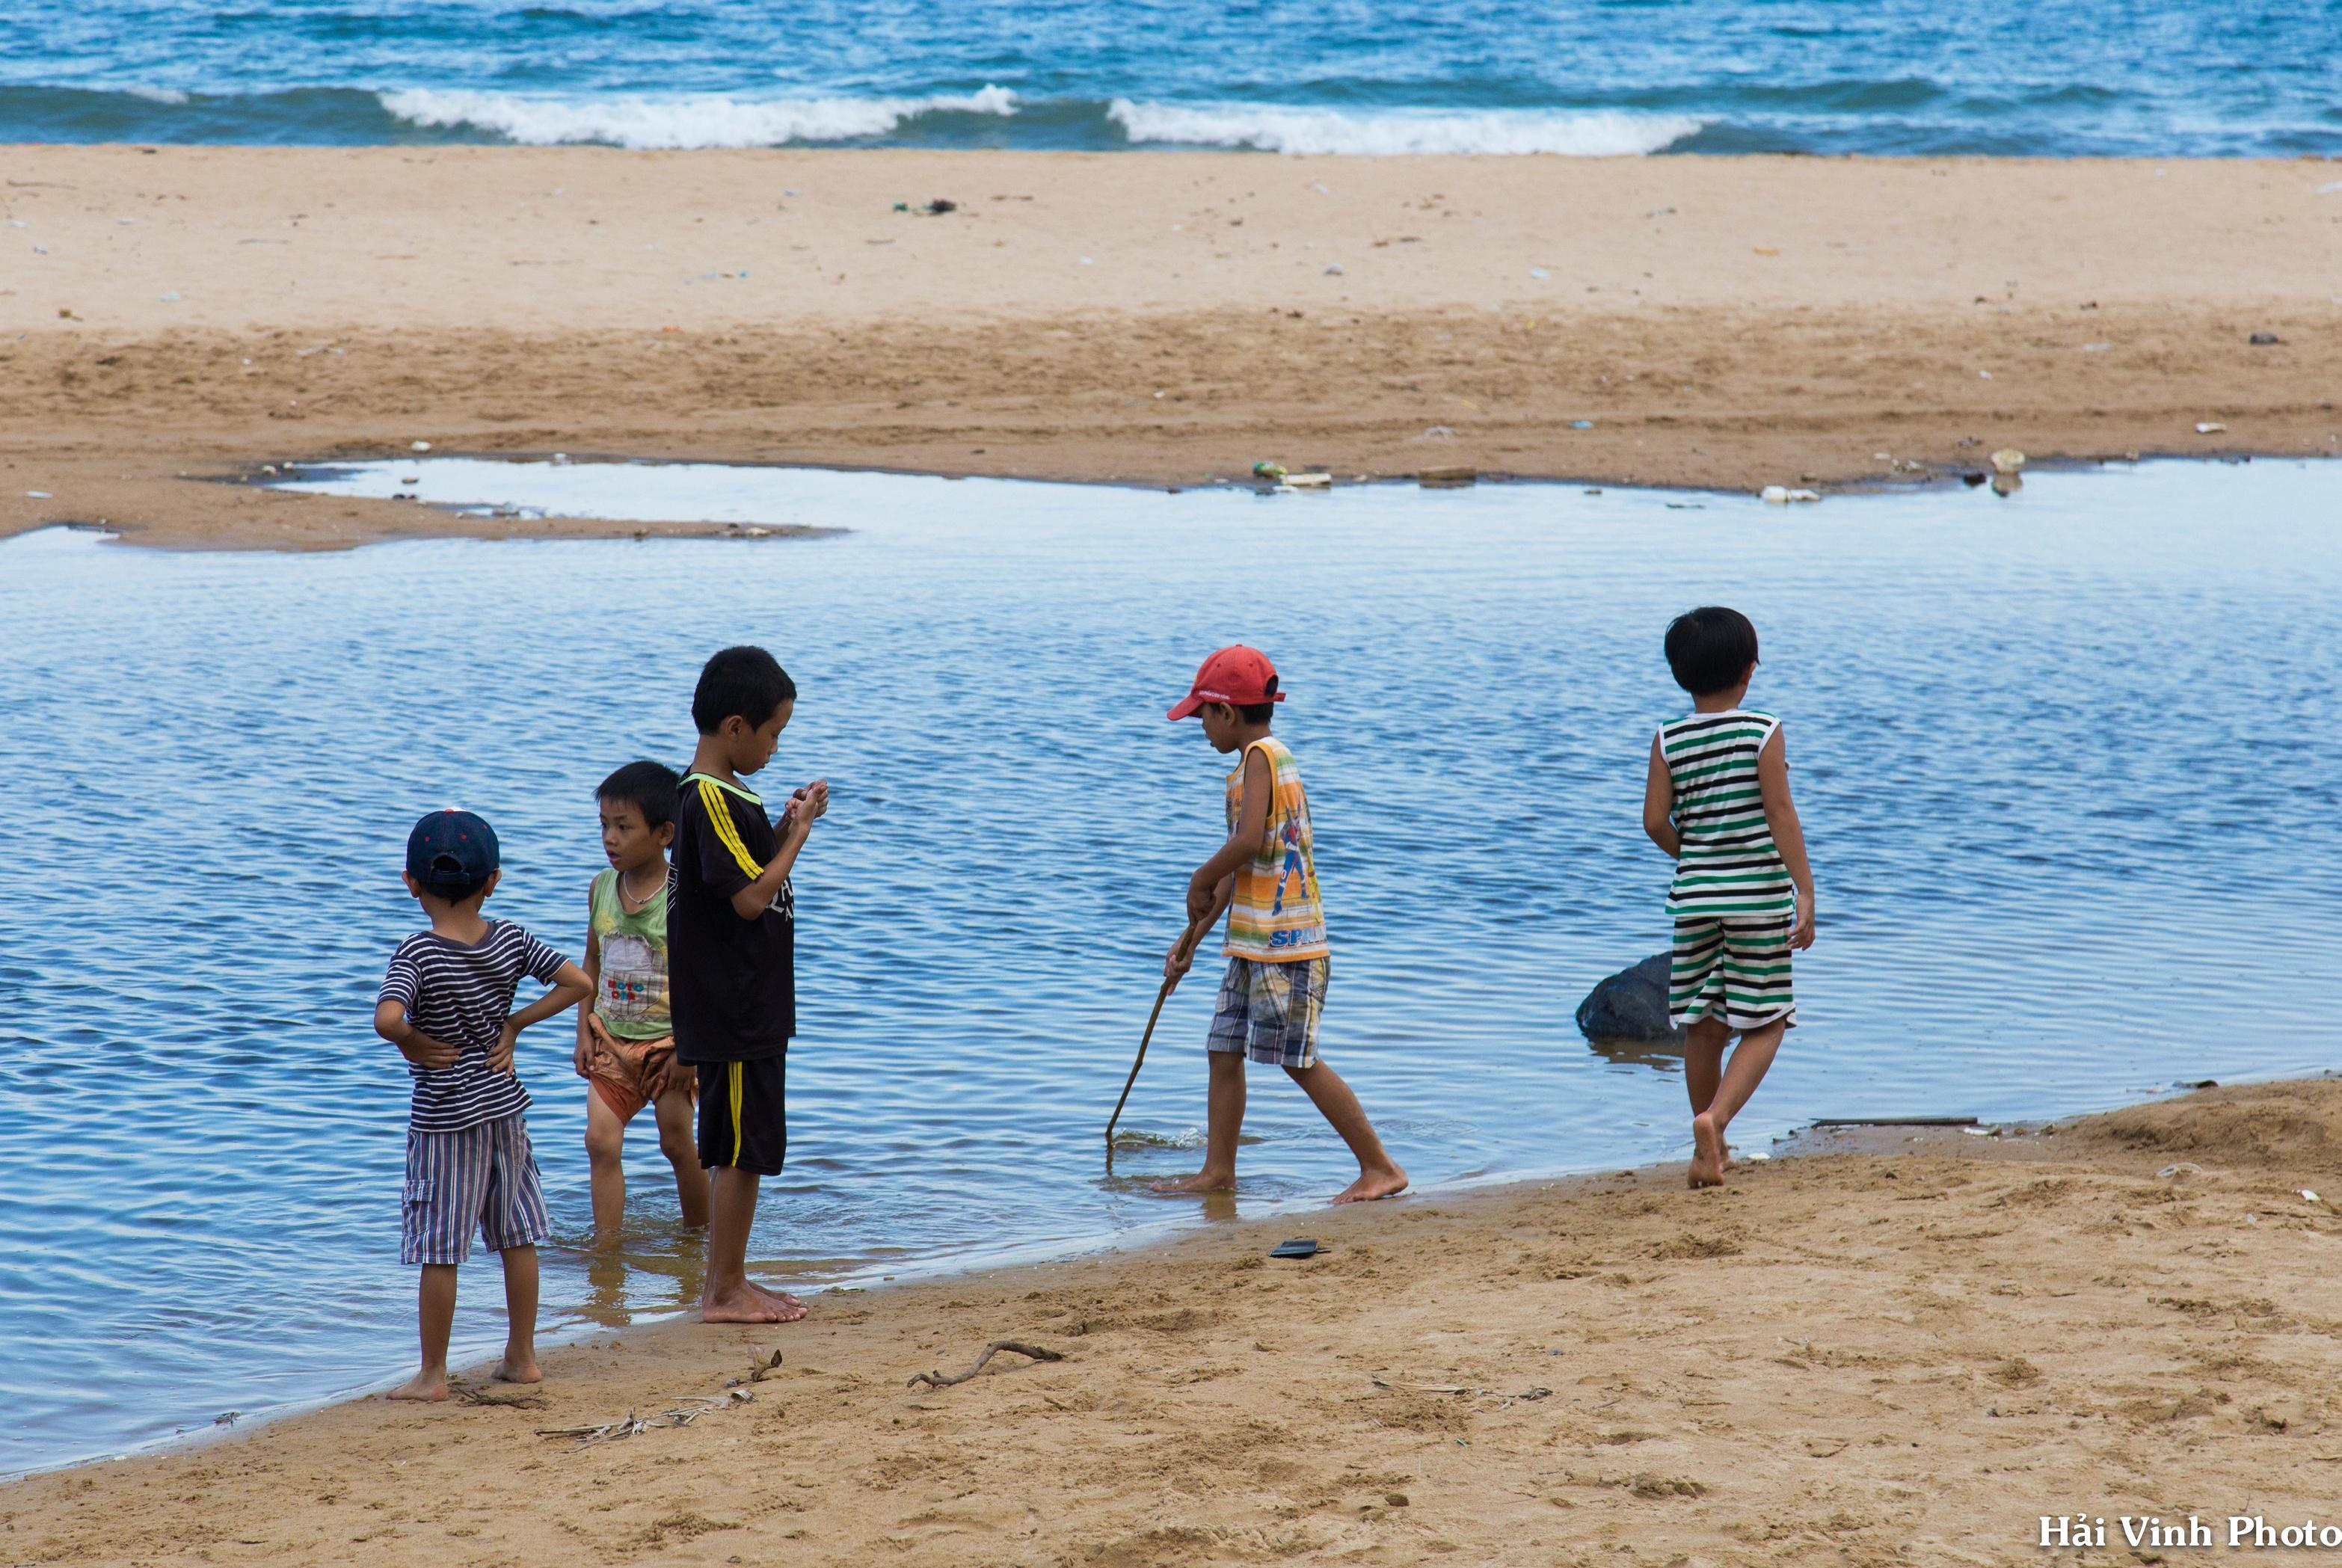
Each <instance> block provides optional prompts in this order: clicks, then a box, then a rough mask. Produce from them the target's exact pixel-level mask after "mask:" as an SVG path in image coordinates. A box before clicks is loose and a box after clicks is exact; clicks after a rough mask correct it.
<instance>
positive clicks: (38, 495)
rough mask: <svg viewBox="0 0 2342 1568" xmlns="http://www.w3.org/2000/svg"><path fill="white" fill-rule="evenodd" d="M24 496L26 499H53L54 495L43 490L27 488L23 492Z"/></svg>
mask: <svg viewBox="0 0 2342 1568" xmlns="http://www.w3.org/2000/svg"><path fill="white" fill-rule="evenodd" d="M25 499H26V500H28V501H49V500H54V499H55V497H54V496H52V495H50V494H49V493H48V492H47V491H45V490H27V491H25Z"/></svg>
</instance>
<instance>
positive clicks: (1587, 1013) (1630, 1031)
mask: <svg viewBox="0 0 2342 1568" xmlns="http://www.w3.org/2000/svg"><path fill="white" fill-rule="evenodd" d="M1577 1030H1578V1033H1579V1034H1583V1035H1585V1036H1586V1038H1587V1039H1588V1040H1680V1039H1682V1038H1683V1036H1682V1035H1681V1034H1678V1033H1677V1032H1676V1029H1675V1028H1674V1027H1673V1026H1672V1025H1670V1024H1668V1023H1667V955H1666V954H1664V953H1658V954H1652V955H1651V956H1650V957H1648V958H1646V959H1644V960H1643V962H1641V963H1640V964H1636V965H1635V967H1633V968H1632V969H1622V970H1620V971H1619V972H1618V973H1617V974H1613V975H1612V976H1610V977H1609V978H1608V979H1607V980H1605V981H1603V982H1602V984H1599V985H1596V987H1595V988H1594V989H1593V990H1592V991H1589V992H1587V993H1586V1000H1585V1001H1583V1002H1581V1003H1579V1004H1577Z"/></svg>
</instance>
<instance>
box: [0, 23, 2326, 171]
mask: <svg viewBox="0 0 2342 1568" xmlns="http://www.w3.org/2000/svg"><path fill="white" fill-rule="evenodd" d="M2337 39H2342V0H2237V3H2225V0H2224V3H2221V4H2210V5H2207V4H2203V3H2202V0H1976V3H1975V4H1971V5H1959V6H1951V5H1937V4H1931V3H1928V0H1876V3H1871V4H1856V3H1854V0H1557V3H1535V4H1531V3H1524V0H1384V3H1380V4H1373V5H1367V4H1359V3H1356V0H1336V3H1335V4H1330V5H1328V4H1316V3H1311V4H1303V3H1300V0H1250V3H1247V4H1238V5H1222V4H1212V3H1208V0H948V3H946V4H940V5H918V4H906V3H905V0H808V3H806V4H800V5H786V6H775V5H740V4H736V3H730V0H679V3H676V4H660V5H646V4H643V3H641V0H572V3H570V4H548V3H537V4H519V3H515V0H372V3H365V0H225V3H224V4H218V5H214V4H208V3H207V4H200V5H199V4H195V3H193V0H13V3H12V4H11V5H7V6H5V7H0V141H6V142H13V141H54V142H90V141H142V142H255V143H308V144H352V143H384V142H443V141H463V142H506V141H509V142H521V143H539V144H541V143H564V142H590V143H604V144H610V145H619V146H627V147H702V146H775V145H846V146H871V145H893V146H946V147H966V146H1010V147H1078V148H1086V149H1091V150H1116V149H1120V148H1125V147H1215V148H1249V149H1259V150H1265V151H1272V152H1283V153H1370V154H1388V153H1426V152H1469V153H1492V154H1494V153H1566V154H1633V153H1659V152H1703V153H1741V152H1807V153H1877V154H1922V153H1927V154H1941V153H1984V154H2022V155H2042V156H2068V155H2147V156H2158V157H2159V156H2204V155H2238V154H2252V155H2275V156H2291V155H2302V154H2309V155H2329V156H2330V155H2335V154H2336V153H2337V152H2342V47H2337Z"/></svg>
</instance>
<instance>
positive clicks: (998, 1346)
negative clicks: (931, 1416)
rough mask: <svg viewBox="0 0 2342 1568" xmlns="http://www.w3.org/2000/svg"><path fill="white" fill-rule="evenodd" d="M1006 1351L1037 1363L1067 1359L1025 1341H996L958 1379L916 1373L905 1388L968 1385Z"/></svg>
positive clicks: (986, 1347)
mask: <svg viewBox="0 0 2342 1568" xmlns="http://www.w3.org/2000/svg"><path fill="white" fill-rule="evenodd" d="M1004 1350H1013V1351H1015V1352H1016V1353H1017V1354H1018V1355H1026V1356H1031V1357H1032V1358H1033V1359H1034V1360H1035V1361H1063V1360H1065V1359H1066V1358H1065V1356H1064V1354H1063V1353H1060V1352H1057V1351H1054V1350H1049V1349H1046V1348H1045V1347H1043V1346H1041V1345H1037V1344H1026V1343H1025V1342H1024V1341H1023V1340H1019V1339H996V1340H994V1341H993V1342H992V1343H990V1344H987V1345H986V1346H985V1347H984V1353H983V1354H982V1355H980V1356H977V1357H976V1364H975V1365H974V1366H971V1367H969V1368H968V1369H967V1370H966V1372H964V1373H960V1374H959V1375H958V1376H957V1377H946V1376H945V1375H944V1374H943V1373H939V1372H915V1373H912V1374H911V1380H910V1381H909V1382H908V1383H905V1384H904V1385H903V1386H904V1387H906V1388H916V1387H918V1386H919V1384H921V1383H926V1385H927V1386H928V1387H929V1388H949V1387H951V1386H952V1385H953V1384H954V1383H966V1381H967V1380H968V1379H969V1378H971V1377H974V1376H975V1375H976V1373H979V1372H982V1371H983V1370H984V1363H986V1362H987V1361H990V1360H991V1359H992V1358H993V1357H994V1356H996V1355H998V1354H999V1353H1001V1352H1002V1351H1004Z"/></svg>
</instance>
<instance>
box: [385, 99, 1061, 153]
mask: <svg viewBox="0 0 2342 1568" xmlns="http://www.w3.org/2000/svg"><path fill="white" fill-rule="evenodd" d="M378 96H379V97H380V98H381V100H382V106H383V107H384V108H385V109H387V110H389V111H390V112H391V113H392V114H394V115H397V116H398V117H399V118H400V119H402V120H405V121H407V122H409V123H410V124H413V125H437V126H447V127H453V126H457V125H470V126H473V127H475V129H478V130H483V131H495V132H498V133H500V134H501V135H505V136H509V137H510V138H512V140H514V141H515V142H525V143H527V144H529V145H536V146H546V145H554V144H555V143H562V142H606V143H610V144H613V145H617V146H621V147H643V148H649V147H772V146H778V145H782V144H783V143H786V142H841V141H847V140H851V139H852V138H854V137H857V136H883V135H886V133H887V132H889V131H892V130H894V129H895V128H896V126H897V125H901V124H902V123H903V122H904V121H906V120H907V119H911V118H913V117H914V116H916V115H925V114H932V113H936V112H938V111H957V112H959V113H962V114H969V115H1014V114H1015V113H1016V94H1015V93H1013V92H1011V91H1009V90H1008V89H1007V88H1006V87H990V86H987V87H985V88H982V89H980V90H979V91H977V92H974V93H968V94H961V95H944V96H939V97H933V98H736V97H729V96H726V95H720V94H686V95H675V96H672V97H650V96H613V97H596V98H551V97H542V98H541V97H530V96H526V95H520V94H514V93H475V92H467V91H458V90H449V89H439V88H431V87H415V88H410V89H408V90H406V91H404V92H397V93H383V94H379V95H378Z"/></svg>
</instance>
